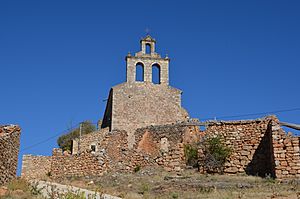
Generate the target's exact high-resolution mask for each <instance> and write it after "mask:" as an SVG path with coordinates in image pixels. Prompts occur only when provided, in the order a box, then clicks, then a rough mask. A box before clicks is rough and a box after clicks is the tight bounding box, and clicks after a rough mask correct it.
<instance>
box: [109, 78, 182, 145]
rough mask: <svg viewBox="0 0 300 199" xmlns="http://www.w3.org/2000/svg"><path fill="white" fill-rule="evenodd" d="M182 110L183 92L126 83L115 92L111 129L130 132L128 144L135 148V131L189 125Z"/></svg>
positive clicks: (116, 87) (146, 84)
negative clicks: (146, 128)
mask: <svg viewBox="0 0 300 199" xmlns="http://www.w3.org/2000/svg"><path fill="white" fill-rule="evenodd" d="M187 117H188V113H187V112H186V111H185V110H184V109H183V108H182V107H181V91H180V90H178V89H176V88H172V87H170V86H167V85H162V84H158V85H156V84H152V83H147V82H134V83H131V84H129V83H124V84H120V85H117V86H115V87H113V88H112V113H111V119H112V123H111V129H112V130H117V129H118V130H125V131H127V132H128V135H129V136H128V144H129V147H132V146H133V144H134V142H135V141H134V131H135V130H136V129H138V128H142V127H146V126H150V125H165V124H172V123H177V122H181V121H186V120H187Z"/></svg>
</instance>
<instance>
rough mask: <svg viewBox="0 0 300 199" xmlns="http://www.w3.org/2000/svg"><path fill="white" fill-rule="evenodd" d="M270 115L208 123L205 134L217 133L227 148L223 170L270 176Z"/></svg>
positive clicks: (272, 170)
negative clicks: (260, 117) (226, 158)
mask: <svg viewBox="0 0 300 199" xmlns="http://www.w3.org/2000/svg"><path fill="white" fill-rule="evenodd" d="M270 121H271V118H270V119H269V118H266V119H257V120H244V121H224V122H222V121H221V122H210V123H209V124H208V126H207V128H206V130H205V134H206V135H208V136H215V135H221V137H223V138H224V143H225V144H226V146H228V147H229V148H230V149H231V151H232V152H231V155H230V157H229V159H228V162H226V163H225V169H224V172H225V173H232V174H234V173H245V172H246V173H247V174H251V175H259V176H265V174H271V175H274V168H273V163H272V162H273V160H272V146H271V144H272V143H271V129H270V127H269V122H270Z"/></svg>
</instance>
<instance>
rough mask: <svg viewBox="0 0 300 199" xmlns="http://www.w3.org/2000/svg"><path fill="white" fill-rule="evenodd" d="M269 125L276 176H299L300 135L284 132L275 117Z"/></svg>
mask: <svg viewBox="0 0 300 199" xmlns="http://www.w3.org/2000/svg"><path fill="white" fill-rule="evenodd" d="M271 126H272V131H273V132H272V142H273V154H274V155H273V158H274V165H275V174H276V177H277V178H295V177H296V178H300V137H295V136H292V133H285V132H284V130H283V129H282V128H280V126H279V121H278V120H277V119H274V120H273V121H272V123H271Z"/></svg>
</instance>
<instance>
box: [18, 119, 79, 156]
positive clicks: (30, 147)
mask: <svg viewBox="0 0 300 199" xmlns="http://www.w3.org/2000/svg"><path fill="white" fill-rule="evenodd" d="M79 124H80V123H78V124H76V125H75V126H73V127H71V128H68V129H65V130H64V131H62V132H60V133H57V134H55V135H53V136H51V137H48V138H46V139H44V140H42V141H40V142H37V143H35V144H33V145H31V146H28V147H25V148H24V149H21V150H20V152H24V151H27V150H29V149H32V148H34V147H36V146H38V145H40V144H43V143H46V142H48V141H49V140H52V139H54V138H56V137H57V136H59V135H62V134H64V133H67V132H69V131H70V130H73V129H74V128H76V127H77V126H78V125H79Z"/></svg>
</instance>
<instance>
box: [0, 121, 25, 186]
mask: <svg viewBox="0 0 300 199" xmlns="http://www.w3.org/2000/svg"><path fill="white" fill-rule="evenodd" d="M20 133H21V129H20V127H19V126H17V125H5V126H0V185H2V184H4V183H7V182H9V181H10V180H12V179H14V178H15V177H16V174H17V164H18V155H19V148H20Z"/></svg>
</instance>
